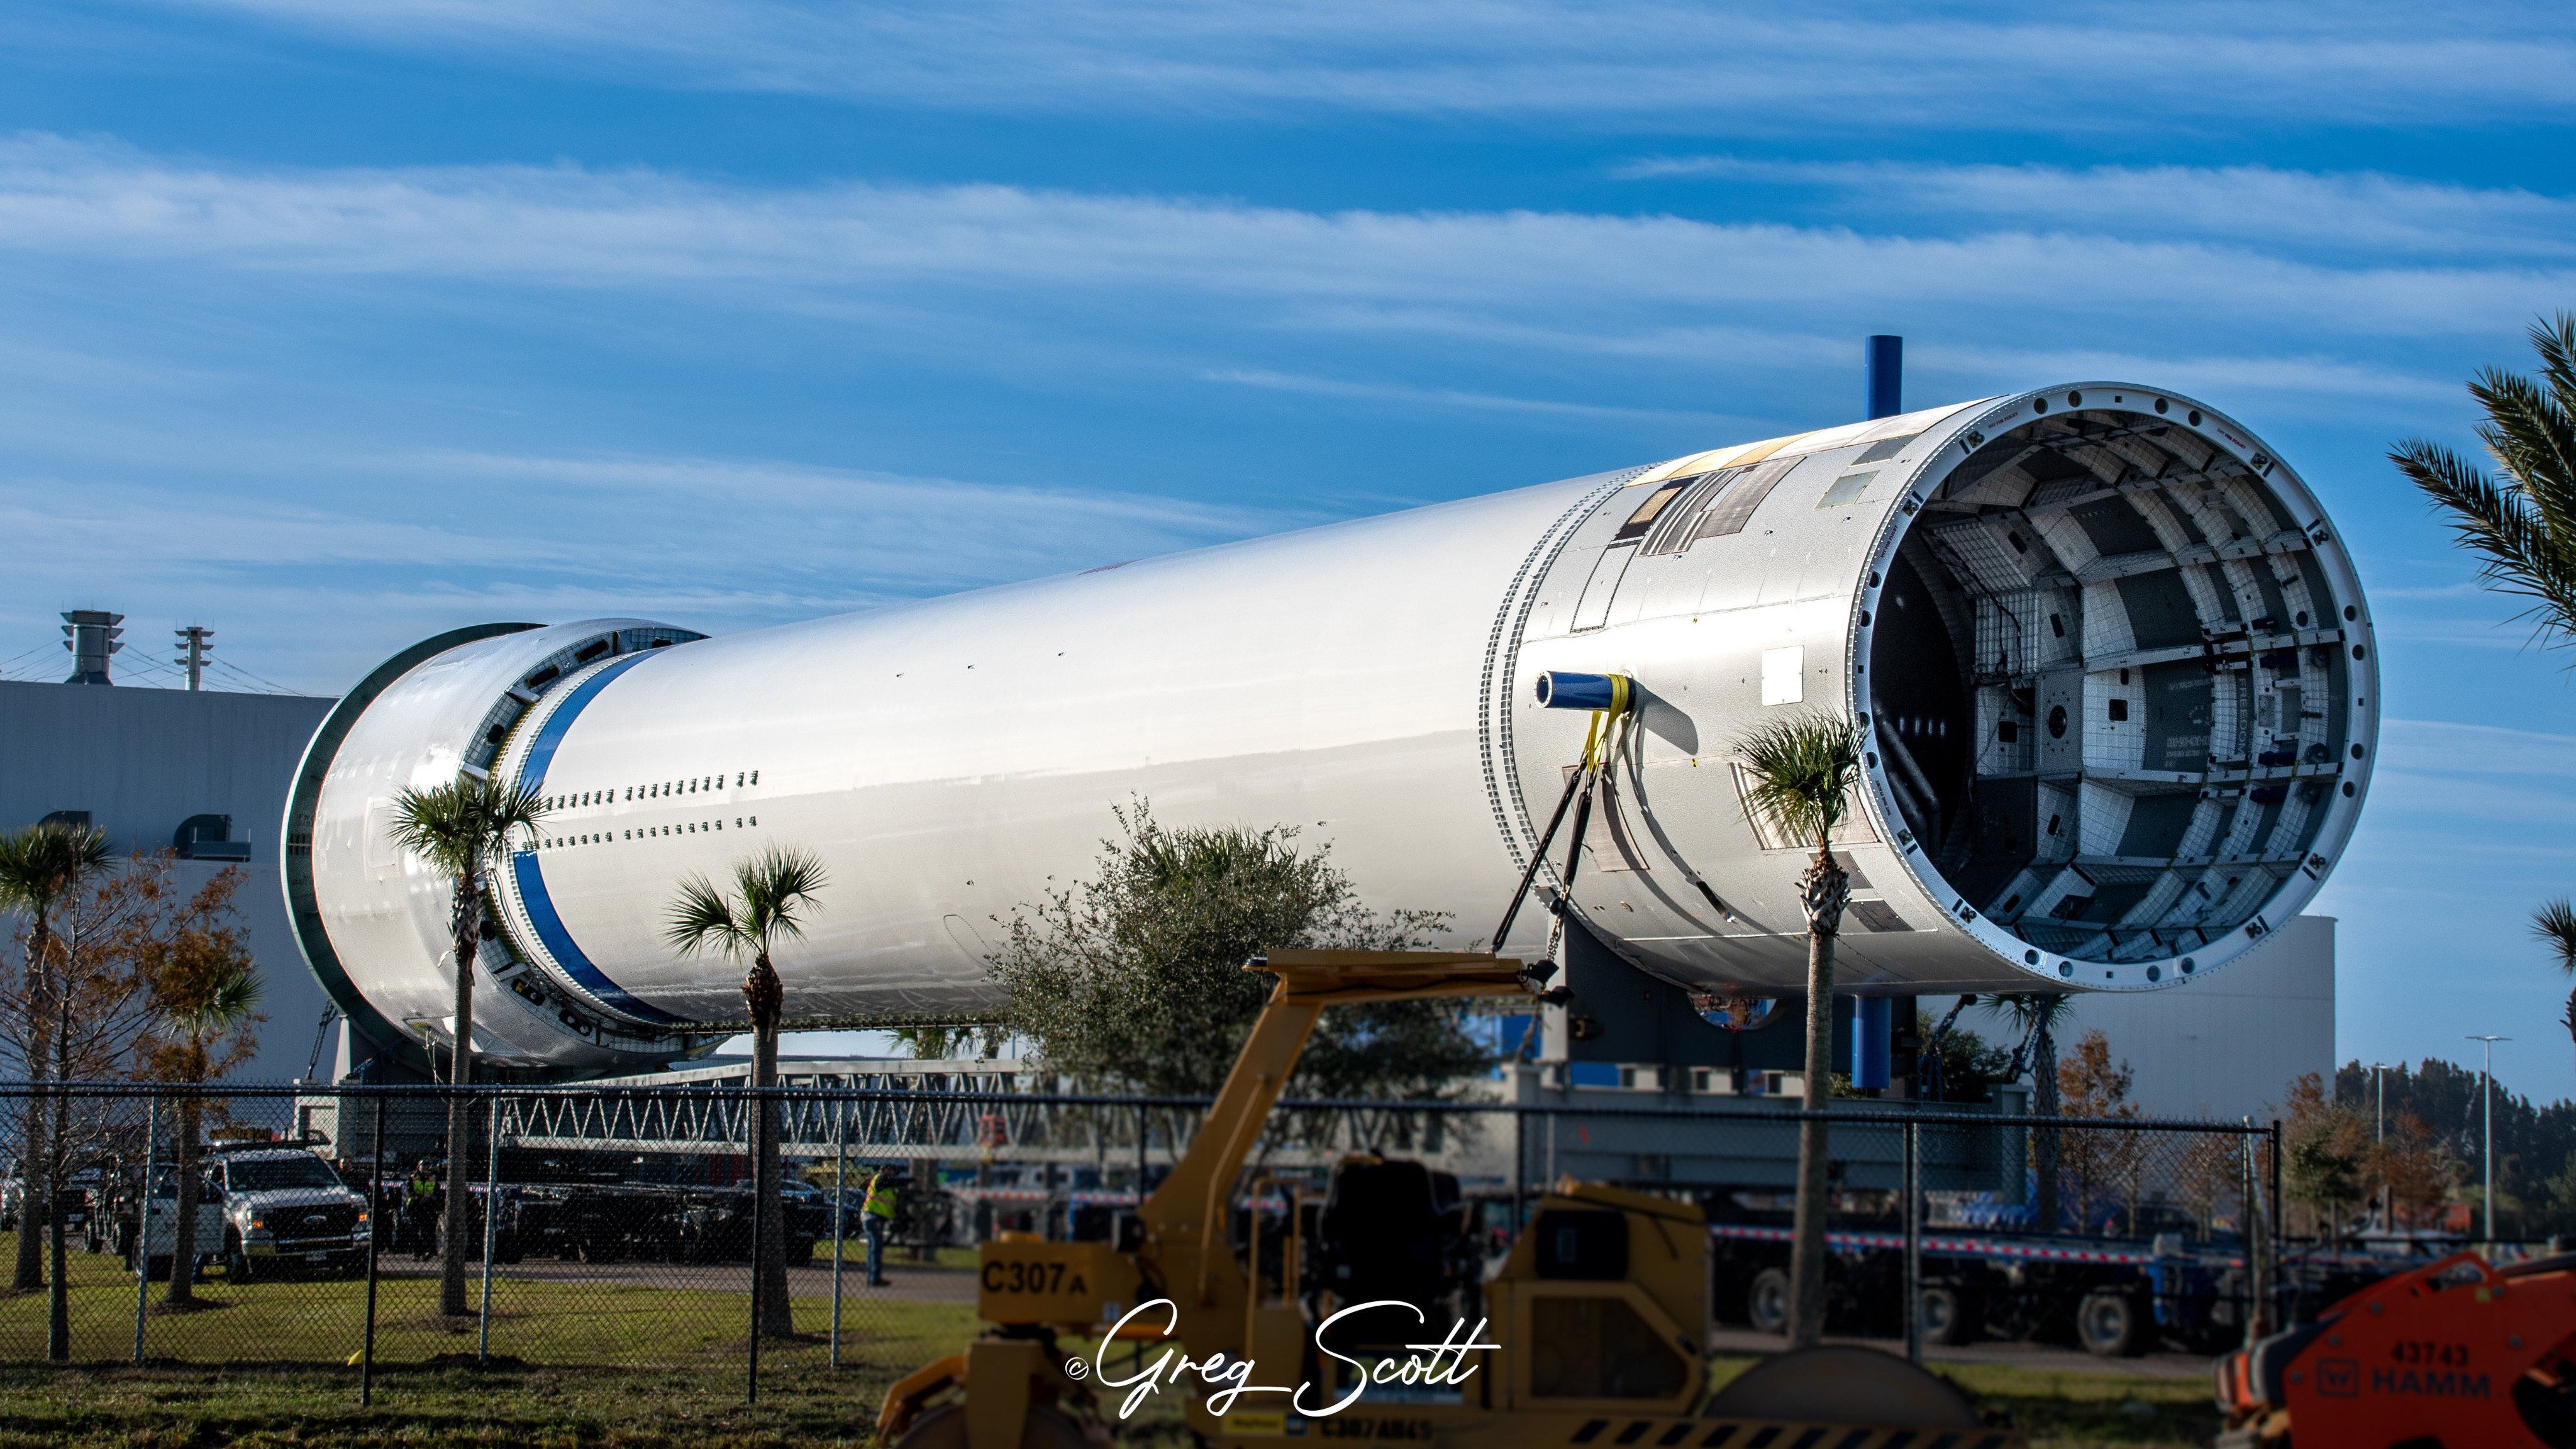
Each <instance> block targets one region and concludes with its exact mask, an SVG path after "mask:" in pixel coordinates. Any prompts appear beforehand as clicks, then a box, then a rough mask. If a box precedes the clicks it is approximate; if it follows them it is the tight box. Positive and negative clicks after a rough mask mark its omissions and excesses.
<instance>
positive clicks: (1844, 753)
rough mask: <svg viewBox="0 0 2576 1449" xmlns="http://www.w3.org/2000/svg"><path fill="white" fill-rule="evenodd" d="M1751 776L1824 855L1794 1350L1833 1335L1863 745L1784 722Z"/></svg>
mask: <svg viewBox="0 0 2576 1449" xmlns="http://www.w3.org/2000/svg"><path fill="white" fill-rule="evenodd" d="M1736 753H1738V754H1739V755H1742V756H1743V757H1744V762H1745V765H1746V768H1747V769H1748V770H1750V771H1751V774H1752V788H1751V790H1750V791H1749V792H1748V803H1750V804H1751V805H1752V807H1753V808H1754V809H1755V810H1756V811H1757V812H1759V813H1761V814H1763V815H1765V816H1768V817H1769V818H1770V819H1771V821H1772V822H1773V823H1774V824H1775V825H1777V826H1778V828H1779V830H1780V832H1781V834H1782V835H1783V836H1785V837H1786V838H1788V839H1790V840H1793V841H1798V842H1801V843H1803V842H1806V841H1810V840H1812V841H1814V842H1815V844H1816V857H1815V859H1814V860H1813V861H1812V862H1810V863H1809V864H1808V866H1807V869H1806V872H1805V874H1803V875H1801V876H1799V877H1798V903H1799V904H1800V905H1801V906H1803V907H1805V909H1806V912H1807V1070H1806V1097H1805V1100H1804V1102H1803V1103H1802V1105H1803V1106H1804V1107H1805V1108H1806V1110H1807V1113H1808V1115H1807V1116H1806V1117H1805V1118H1803V1119H1802V1120H1801V1121H1800V1122H1799V1123H1798V1207H1797V1221H1796V1228H1795V1232H1794V1234H1793V1237H1792V1241H1791V1246H1790V1251H1789V1343H1790V1346H1791V1347H1793V1348H1803V1347H1806V1346H1807V1345H1809V1344H1812V1343H1815V1342H1816V1341H1817V1340H1819V1339H1821V1338H1823V1337H1824V1334H1825V1167H1826V1148H1827V1142H1826V1132H1825V1119H1824V1117H1823V1116H1822V1115H1821V1113H1822V1112H1823V1111H1824V1108H1825V1102H1826V1096H1827V1093H1828V1091H1829V1090H1830V1088H1831V1079H1832V1072H1833V1064H1834V938H1835V936H1836V934H1837V933H1839V932H1840V931H1841V930H1842V924H1843V907H1844V906H1845V905H1846V904H1847V903H1849V901H1850V899H1851V876H1850V874H1849V873H1848V872H1847V871H1845V870H1844V869H1843V868H1842V865H1841V863H1840V862H1838V861H1836V860H1835V859H1834V850H1833V840H1834V830H1835V828H1836V827H1838V826H1840V825H1841V824H1842V822H1843V817H1844V816H1845V815H1846V814H1848V813H1849V812H1850V810H1851V786H1852V781H1853V779H1854V778H1855V777H1856V776H1857V774H1858V773H1859V770H1860V738H1859V736H1858V734H1857V733H1855V732H1854V731H1853V729H1852V726H1851V722H1850V721H1848V720H1845V719H1841V718H1838V717H1835V716H1831V715H1805V716H1800V717H1795V718H1790V719H1782V720H1775V721H1773V722H1772V723H1770V724H1766V725H1762V726H1760V727H1758V728H1756V729H1755V730H1754V731H1753V732H1752V733H1751V734H1748V735H1746V736H1745V737H1744V738H1743V739H1742V740H1741V741H1739V742H1738V743H1737V745H1736Z"/></svg>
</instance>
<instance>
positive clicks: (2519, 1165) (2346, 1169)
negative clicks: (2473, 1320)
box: [2284, 1057, 2576, 1239]
mask: <svg viewBox="0 0 2576 1449" xmlns="http://www.w3.org/2000/svg"><path fill="white" fill-rule="evenodd" d="M2383 1080H2384V1083H2385V1087H2386V1097H2385V1101H2386V1104H2387V1105H2386V1108H2385V1113H2384V1116H2383V1114H2382V1109H2381V1106H2380V1103H2381V1101H2382V1097H2381V1087H2382V1083H2383ZM2478 1087H2479V1079H2478V1072H2477V1070H2476V1069H2475V1068H2473V1067H2463V1066H2459V1065H2456V1064H2454V1063H2451V1062H2447V1061H2443V1060H2441V1059H2440V1058H2438V1057H2427V1058H2425V1059H2424V1060H2423V1061H2421V1062H2419V1063H2417V1064H2416V1065H2415V1066H2413V1067H2411V1068H2410V1067H2407V1066H2405V1065H2403V1064H2400V1065H2397V1066H2393V1067H2389V1068H2387V1069H2386V1070H2385V1071H2374V1070H2373V1069H2371V1068H2370V1067H2367V1066H2365V1065H2363V1064H2362V1063H2360V1062H2347V1063H2345V1064H2344V1065H2343V1066H2342V1067H2341V1068H2340V1069H2338V1070H2337V1071H2336V1072H2335V1076H2334V1085H2333V1089H2332V1091H2331V1092H2328V1091H2326V1090H2325V1089H2324V1084H2323V1083H2320V1082H2316V1081H2315V1080H2314V1079H2313V1078H2311V1079H2310V1080H2309V1084H2308V1085H2306V1086H2304V1087H2302V1088H2299V1089H2294V1090H2293V1092H2292V1094H2291V1100H2290V1101H2289V1102H2288V1103H2286V1104H2285V1108H2286V1110H2287V1113H2288V1117H2287V1120H2286V1121H2285V1124H2284V1126H2285V1132H2284V1135H2285V1139H2286V1140H2285V1142H2284V1151H2285V1152H2286V1154H2287V1158H2286V1161H2285V1164H2284V1166H2285V1169H2286V1170H2287V1172H2288V1175H2289V1178H2290V1180H2289V1181H2287V1182H2285V1184H2284V1186H2285V1187H2286V1188H2287V1190H2288V1194H2289V1197H2290V1199H2291V1201H2292V1202H2293V1203H2299V1204H2305V1205H2308V1206H2310V1207H2312V1208H2322V1207H2323V1206H2324V1205H2325V1204H2326V1203H2328V1202H2329V1201H2339V1202H2341V1203H2344V1204H2346V1205H2347V1210H2348V1211H2352V1212H2359V1211H2363V1210H2365V1208H2366V1206H2367V1205H2368V1204H2370V1203H2372V1202H2375V1201H2377V1200H2378V1198H2379V1196H2380V1189H2381V1188H2382V1187H2388V1188H2390V1189H2392V1191H2393V1193H2394V1196H2395V1200H2396V1205H2397V1207H2398V1222H2399V1225H2400V1226H2415V1227H2430V1226H2434V1225H2435V1223H2434V1221H2433V1219H2435V1218H2436V1217H2438V1215H2439V1213H2440V1212H2441V1210H2442V1209H2443V1208H2445V1207H2446V1206H2447V1205H2449V1204H2450V1203H2454V1202H2459V1203H2467V1204H2470V1205H2472V1206H2473V1207H2474V1206H2476V1205H2478V1199H2479V1194H2480V1192H2481V1190H2482V1189H2481V1187H2480V1179H2481V1175H2482V1174H2481V1172H2480V1169H2481V1167H2482V1166H2483V1159H2482V1155H2481V1154H2482V1152H2483V1149H2484V1143H2485V1135H2484V1134H2485V1117H2484V1113H2483V1111H2482V1109H2481V1101H2480V1096H2479V1090H2478ZM2494 1105H2495V1156H2496V1161H2495V1169H2496V1174H2495V1181H2496V1231H2497V1233H2498V1234H2499V1235H2501V1236H2505V1237H2513V1238H2533V1239H2537V1238H2546V1237H2553V1236H2556V1237H2576V1102H2568V1101H2557V1102H2551V1103H2548V1104H2546V1105H2540V1104H2535V1103H2534V1102H2533V1101H2532V1100H2531V1099H2530V1098H2529V1097H2526V1096H2523V1095H2521V1094H2519V1093H2516V1092H2511V1091H2508V1090H2506V1089H2504V1088H2503V1087H2498V1088H2497V1089H2496V1092H2495V1104H2494ZM2410 1194H2411V1196H2412V1202H2413V1207H2412V1210H2411V1212H2410V1210H2409V1207H2408V1203H2409V1196H2410Z"/></svg>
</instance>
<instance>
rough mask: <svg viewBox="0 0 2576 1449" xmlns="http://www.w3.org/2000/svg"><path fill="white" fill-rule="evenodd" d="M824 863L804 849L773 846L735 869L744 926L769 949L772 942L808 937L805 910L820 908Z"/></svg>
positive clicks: (762, 945) (735, 884) (764, 947)
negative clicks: (818, 897) (802, 916)
mask: <svg viewBox="0 0 2576 1449" xmlns="http://www.w3.org/2000/svg"><path fill="white" fill-rule="evenodd" d="M824 883H825V882H824V876H823V862H821V861H820V860H817V859H815V858H814V857H813V856H811V855H809V854H807V853H805V852H804V851H801V850H791V849H789V848H787V847H785V846H780V845H772V846H769V847H767V848H766V849H764V850H762V851H761V852H760V854H758V855H756V856H753V857H752V858H751V859H749V860H747V861H744V862H742V863H741V864H740V865H737V866H735V867H734V888H735V890H736V891H737V892H738V893H739V894H740V897H741V900H742V906H743V911H742V914H743V925H744V928H745V929H746V930H748V931H749V932H750V933H751V934H752V935H753V936H755V937H757V938H758V939H759V941H760V944H761V947H762V949H764V950H766V949H767V948H768V947H769V945H770V943H772V942H774V941H779V940H793V939H795V938H796V937H799V936H802V935H804V934H805V923H804V922H803V921H802V920H800V919H798V915H797V912H798V910H799V908H801V907H818V908H819V903H818V902H817V901H816V899H815V895H816V893H817V892H819V891H821V890H822V889H823V886H824Z"/></svg>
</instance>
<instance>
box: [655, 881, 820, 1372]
mask: <svg viewBox="0 0 2576 1449" xmlns="http://www.w3.org/2000/svg"><path fill="white" fill-rule="evenodd" d="M732 885H733V890H732V893H731V894H727V893H726V892H725V891H724V890H721V889H719V888H718V887H717V886H716V885H715V883H714V882H712V881H710V880H708V879H707V878H706V877H704V876H692V877H690V878H689V879H687V880H685V881H682V882H681V883H680V896H679V899H678V900H677V901H675V902H674V903H673V904H672V907H671V914H670V918H669V926H668V929H667V930H666V931H665V933H664V939H666V940H668V941H669V942H670V944H671V948H672V949H673V950H676V951H678V952H679V953H680V954H681V955H683V956H693V955H696V954H698V953H699V952H701V951H714V952H716V953H718V954H720V955H723V956H725V957H728V958H730V959H733V960H743V959H745V958H748V960H749V963H750V964H749V967H748V969H747V970H745V971H744V973H743V978H742V999H743V1002H744V1004H745V1005H746V1006H747V1007H748V1008H749V1009H750V1012H751V1042H752V1047H751V1084H752V1085H753V1086H754V1087H775V1086H777V1085H778V1021H779V1017H780V1015H781V1014H782V1013H783V1012H784V1011H785V1009H786V1004H787V989H786V986H785V985H784V984H783V983H782V982H780V981H779V979H778V968H777V967H776V966H774V965H772V964H771V963H770V959H769V953H770V951H771V950H772V948H774V947H775V946H776V945H777V944H778V943H779V942H781V941H789V940H793V939H795V938H796V937H798V936H802V935H804V934H805V925H804V922H803V921H802V920H800V919H799V918H798V915H799V912H801V911H804V910H807V909H810V908H812V907H813V906H814V905H815V896H816V894H817V893H818V892H820V891H821V890H822V889H823V885H824V880H823V865H822V862H821V861H819V860H816V859H815V858H814V857H813V856H810V855H807V854H805V853H804V852H802V851H797V850H790V849H786V848H784V847H781V846H775V845H773V846H770V847H768V848H767V849H765V850H763V851H761V852H760V854H758V855H756V856H753V857H752V858H751V859H749V860H746V861H742V862H740V863H738V864H737V865H735V866H734V872H733V882H732ZM758 1114H759V1124H760V1125H759V1129H758V1131H757V1133H756V1134H755V1142H754V1147H753V1169H752V1191H753V1192H755V1193H757V1194H759V1197H760V1207H761V1212H760V1241H759V1242H758V1243H756V1244H754V1245H753V1252H754V1256H755V1258H756V1260H757V1267H756V1269H755V1271H756V1272H758V1273H759V1274H760V1300H761V1301H760V1320H761V1321H760V1331H761V1332H762V1333H763V1334H768V1335H786V1334H792V1333H794V1332H795V1331H796V1324H795V1318H794V1315H793V1313H792V1311H791V1307H792V1305H791V1304H790V1303H789V1302H788V1298H787V1227H786V1223H785V1221H784V1204H783V1203H782V1201H781V1199H780V1197H779V1194H778V1189H779V1178H780V1169H779V1162H778V1103H777V1101H776V1099H774V1098H769V1097H763V1098H761V1099H760V1103H759V1107H758Z"/></svg>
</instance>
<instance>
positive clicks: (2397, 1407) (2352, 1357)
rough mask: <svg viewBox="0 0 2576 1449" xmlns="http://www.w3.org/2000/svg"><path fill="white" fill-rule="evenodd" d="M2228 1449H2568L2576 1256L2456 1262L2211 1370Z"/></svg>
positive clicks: (2367, 1292)
mask: <svg viewBox="0 0 2576 1449" xmlns="http://www.w3.org/2000/svg"><path fill="white" fill-rule="evenodd" d="M2218 1404H2219V1407H2220V1408H2221V1409H2223V1410H2225V1411H2226V1413H2227V1421H2228V1430H2227V1433H2226V1434H2225V1435H2224V1436H2223V1437H2221V1438H2220V1440H2219V1441H2218V1442H2219V1444H2220V1445H2221V1446H2223V1449H2288V1446H2290V1445H2292V1444H2294V1443H2295V1444H2296V1445H2298V1446H2300V1449H2576V1253H2570V1254H2563V1255H2561V1256H2558V1257H2552V1258H2541V1259H2537V1260H2534V1261H2531V1262H2525V1263H2513V1264H2508V1265H2506V1266H2504V1267H2501V1268H2499V1267H2495V1266H2492V1265H2490V1264H2489V1263H2487V1262H2486V1261H2485V1260H2483V1259H2481V1258H2479V1257H2478V1256H2477V1255H2476V1254H2474V1253H2454V1254H2452V1255H2451V1256H2450V1257H2447V1258H2444V1259H2442V1260H2441V1261H2440V1262H2438V1263H2433V1264H2430V1265H2428V1266H2426V1267H2423V1268H2420V1269H2418V1270H2416V1271H2414V1272H2412V1273H2401V1274H2399V1275H2397V1276H2395V1277H2391V1278H2383V1279H2381V1280H2380V1281H2379V1282H2377V1283H2374V1284H2372V1285H2371V1286H2370V1287H2368V1288H2365V1289H2363V1290H2362V1291H2360V1292H2358V1293H2355V1294H2353V1295H2352V1296H2351V1297H2349V1298H2346V1299H2344V1300H2343V1301H2342V1302H2340V1303H2338V1304H2336V1305H2335V1306H2334V1307H2332V1308H2330V1309H2328V1310H2326V1312H2325V1313H2324V1314H2323V1315H2322V1316H2320V1317H2319V1318H2318V1319H2317V1321H2316V1322H2314V1323H2310V1324H2306V1325H2304V1326H2302V1327H2299V1328H2294V1329H2291V1330H2290V1331H2288V1332H2287V1333H2277V1334H2274V1335H2273V1336H2271V1337H2270V1338H2267V1339H2264V1340H2263V1341H2262V1342H2260V1343H2257V1344H2255V1345H2254V1346H2253V1347H2252V1348H2249V1349H2245V1350H2243V1351H2241V1352H2237V1353H2232V1354H2229V1355H2227V1356H2226V1357H2225V1358H2222V1359H2220V1360H2219V1361H2218Z"/></svg>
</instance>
